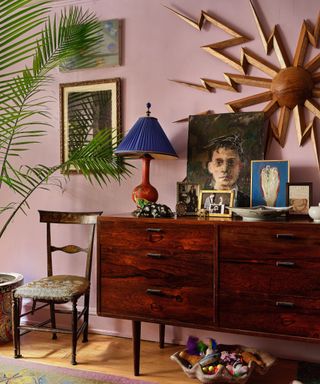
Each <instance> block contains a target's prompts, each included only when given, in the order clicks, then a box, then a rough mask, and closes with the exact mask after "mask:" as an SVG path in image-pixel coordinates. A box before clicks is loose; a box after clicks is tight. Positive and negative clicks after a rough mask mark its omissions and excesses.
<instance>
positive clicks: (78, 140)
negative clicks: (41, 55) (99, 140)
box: [60, 78, 121, 162]
mask: <svg viewBox="0 0 320 384" xmlns="http://www.w3.org/2000/svg"><path fill="white" fill-rule="evenodd" d="M60 110H61V162H65V161H67V160H68V159H69V155H70V153H72V151H74V150H76V149H78V148H81V147H82V146H83V145H84V144H85V143H86V142H89V141H90V140H91V139H92V138H93V137H94V135H95V134H96V133H97V132H99V130H101V129H103V128H108V129H111V130H112V132H113V139H112V144H113V145H117V141H118V137H119V134H120V127H121V118H120V78H113V79H103V80H93V81H82V82H75V83H63V84H60Z"/></svg>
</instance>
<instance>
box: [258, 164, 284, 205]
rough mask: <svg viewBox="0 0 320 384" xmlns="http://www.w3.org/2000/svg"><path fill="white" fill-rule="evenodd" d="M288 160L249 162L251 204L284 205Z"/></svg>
mask: <svg viewBox="0 0 320 384" xmlns="http://www.w3.org/2000/svg"><path fill="white" fill-rule="evenodd" d="M288 182H289V162H288V161H287V160H269V161H267V160H266V161H252V162H251V206H252V207H255V206H257V205H267V206H269V207H285V206H286V197H287V193H286V191H287V183H288Z"/></svg>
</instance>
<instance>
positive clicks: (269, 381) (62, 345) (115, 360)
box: [0, 332, 297, 384]
mask: <svg viewBox="0 0 320 384" xmlns="http://www.w3.org/2000/svg"><path fill="white" fill-rule="evenodd" d="M180 349H181V346H177V345H169V344H166V346H165V348H164V349H160V348H159V345H158V344H157V343H155V342H150V341H142V343H141V362H140V370H141V376H140V378H141V379H142V380H143V379H145V380H148V381H153V382H155V383H161V384H187V383H190V384H191V383H196V382H197V381H195V380H193V379H190V378H188V377H187V376H186V375H185V373H184V372H182V370H181V369H180V367H179V366H178V365H177V364H176V363H175V362H173V361H171V360H170V356H171V355H172V354H173V353H174V352H176V351H178V350H180ZM21 352H22V355H23V358H24V359H26V360H30V361H35V362H38V363H45V364H51V365H56V366H63V367H72V366H71V365H70V362H69V360H70V337H69V336H67V335H59V336H58V340H51V338H50V335H49V334H43V333H35V332H33V333H30V334H28V335H25V336H24V337H23V338H22V348H21ZM0 354H1V355H2V356H7V357H12V356H13V349H12V345H11V344H10V343H9V344H4V345H0ZM77 360H78V365H77V366H75V367H73V368H74V369H77V370H88V371H96V372H104V373H109V374H114V375H119V376H126V377H131V378H133V377H134V376H133V358H132V342H131V339H126V338H120V337H111V336H103V335H97V334H90V335H89V342H88V343H86V344H82V343H81V342H79V347H78V354H77ZM296 368H297V363H296V362H295V361H290V360H279V361H277V362H276V364H275V365H274V366H273V367H272V368H271V369H270V371H269V372H268V373H267V374H266V375H264V376H261V375H259V374H254V375H252V376H251V377H250V379H249V381H248V382H247V384H289V383H290V382H291V381H292V380H293V379H294V377H295V374H296Z"/></svg>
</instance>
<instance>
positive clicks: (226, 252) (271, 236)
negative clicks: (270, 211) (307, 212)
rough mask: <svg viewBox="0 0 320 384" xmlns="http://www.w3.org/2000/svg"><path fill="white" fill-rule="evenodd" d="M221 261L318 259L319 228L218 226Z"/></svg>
mask: <svg viewBox="0 0 320 384" xmlns="http://www.w3.org/2000/svg"><path fill="white" fill-rule="evenodd" d="M219 244H220V248H219V257H220V259H227V258H232V259H234V258H236V257H237V255H240V257H241V259H256V260H264V261H266V260H268V259H269V258H271V259H273V260H274V259H276V258H278V259H283V258H284V259H286V258H291V259H292V258H300V257H303V258H308V259H310V258H317V259H318V260H319V258H320V228H319V226H316V225H310V224H309V225H303V224H301V225H298V226H297V225H292V224H291V225H290V224H287V223H286V224H285V225H282V224H274V223H272V224H269V225H243V226H239V225H238V226H235V225H230V226H221V228H220V231H219Z"/></svg>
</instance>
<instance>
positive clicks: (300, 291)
mask: <svg viewBox="0 0 320 384" xmlns="http://www.w3.org/2000/svg"><path fill="white" fill-rule="evenodd" d="M288 256H290V255H288ZM219 269H220V273H219V276H220V278H219V292H221V293H225V292H229V293H231V292H234V293H239V292H242V293H252V292H255V293H270V294H285V295H298V296H306V297H310V298H311V297H313V298H320V277H319V275H320V259H319V261H314V260H305V259H303V258H300V259H298V260H296V259H291V258H290V257H288V258H286V259H285V260H278V259H271V258H269V259H267V260H265V261H263V260H261V262H255V261H251V260H232V259H227V260H225V261H223V262H220V268H219Z"/></svg>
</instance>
